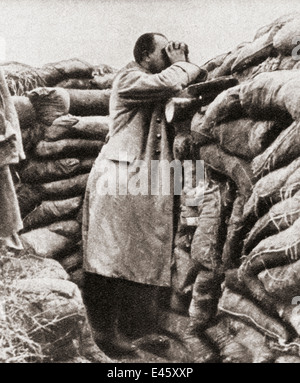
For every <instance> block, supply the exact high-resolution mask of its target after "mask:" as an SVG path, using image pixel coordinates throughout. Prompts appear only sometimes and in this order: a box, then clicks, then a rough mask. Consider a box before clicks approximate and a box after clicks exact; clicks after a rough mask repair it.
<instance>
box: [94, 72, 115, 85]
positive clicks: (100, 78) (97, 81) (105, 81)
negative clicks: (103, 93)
mask: <svg viewBox="0 0 300 383" xmlns="http://www.w3.org/2000/svg"><path fill="white" fill-rule="evenodd" d="M115 78H116V72H113V73H106V74H104V75H98V74H94V75H93V79H92V80H90V83H91V86H92V88H94V89H108V88H111V87H112V84H113V81H114V79H115Z"/></svg>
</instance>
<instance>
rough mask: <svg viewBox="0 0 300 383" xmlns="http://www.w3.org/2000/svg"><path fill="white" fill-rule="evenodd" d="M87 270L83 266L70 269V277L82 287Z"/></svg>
mask: <svg viewBox="0 0 300 383" xmlns="http://www.w3.org/2000/svg"><path fill="white" fill-rule="evenodd" d="M84 277H85V271H84V270H83V269H82V268H79V269H76V270H73V271H70V279H71V281H72V282H73V283H75V285H77V286H78V287H79V288H80V289H83V287H84V281H85V278H84Z"/></svg>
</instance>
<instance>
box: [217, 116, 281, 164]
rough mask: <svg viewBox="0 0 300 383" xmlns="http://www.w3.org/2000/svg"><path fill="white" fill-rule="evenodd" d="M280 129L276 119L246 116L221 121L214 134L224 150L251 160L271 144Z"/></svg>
mask: <svg viewBox="0 0 300 383" xmlns="http://www.w3.org/2000/svg"><path fill="white" fill-rule="evenodd" d="M280 130H281V127H280V126H279V124H278V123H276V122H274V121H253V120H251V119H245V118H244V119H239V120H235V121H230V122H225V123H221V124H219V125H217V126H215V127H214V128H213V130H212V134H213V137H214V139H215V140H216V141H217V142H218V143H219V144H220V147H221V148H222V149H223V150H225V151H226V152H228V153H230V154H232V155H235V156H237V157H240V158H243V159H245V160H250V161H251V160H252V159H253V158H254V157H256V156H257V155H259V154H260V153H262V152H263V151H264V150H265V149H266V148H267V147H268V146H269V145H270V144H271V142H272V141H273V140H274V139H275V138H276V136H277V135H278V134H279V131H280Z"/></svg>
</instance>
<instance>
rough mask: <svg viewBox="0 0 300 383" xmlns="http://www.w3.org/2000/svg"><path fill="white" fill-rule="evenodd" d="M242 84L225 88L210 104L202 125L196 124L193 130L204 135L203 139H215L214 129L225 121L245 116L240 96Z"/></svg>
mask: <svg viewBox="0 0 300 383" xmlns="http://www.w3.org/2000/svg"><path fill="white" fill-rule="evenodd" d="M239 93H240V86H239V85H238V86H235V87H233V88H229V89H228V90H225V91H224V92H222V93H221V94H219V95H218V97H217V98H216V99H215V100H214V101H213V102H212V103H211V104H210V105H209V106H208V108H207V111H206V113H205V118H204V121H203V123H202V124H201V125H199V126H197V128H198V129H197V128H196V125H195V124H194V125H193V126H194V127H193V130H195V131H197V132H198V133H199V134H201V136H203V141H204V143H203V144H205V140H206V142H207V141H211V140H213V136H212V129H213V128H214V126H215V125H217V124H218V123H220V122H223V121H230V120H234V119H237V118H241V117H243V110H242V107H241V103H240V98H239Z"/></svg>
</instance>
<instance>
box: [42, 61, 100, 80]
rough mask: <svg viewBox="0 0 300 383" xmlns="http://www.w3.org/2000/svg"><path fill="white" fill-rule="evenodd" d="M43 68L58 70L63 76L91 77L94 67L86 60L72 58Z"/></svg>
mask: <svg viewBox="0 0 300 383" xmlns="http://www.w3.org/2000/svg"><path fill="white" fill-rule="evenodd" d="M42 69H46V70H52V71H57V72H59V73H61V74H62V75H63V78H65V79H66V78H91V77H92V72H93V70H94V67H93V66H92V65H90V64H89V63H88V62H86V61H84V60H80V59H77V58H72V59H69V60H61V61H58V62H55V63H49V64H46V65H44V66H43V67H42Z"/></svg>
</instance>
